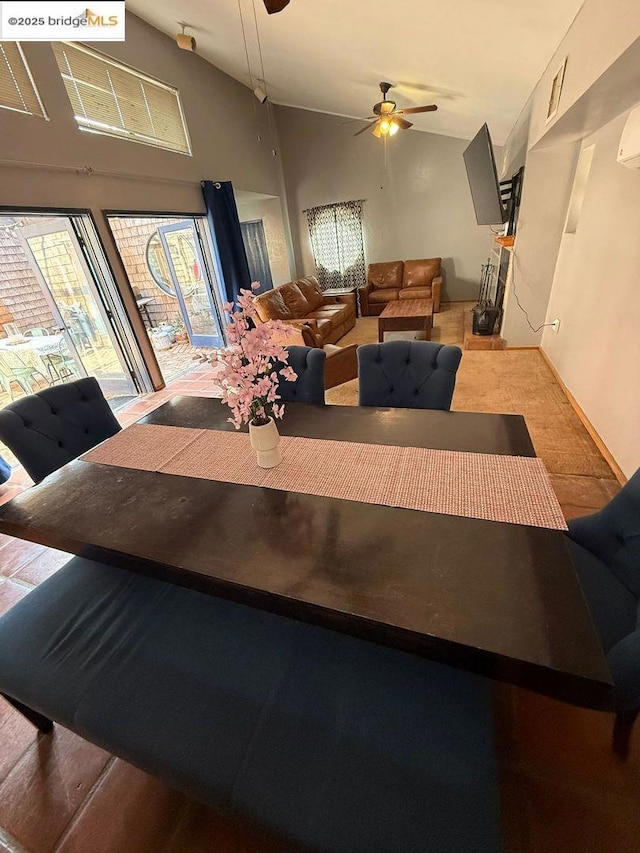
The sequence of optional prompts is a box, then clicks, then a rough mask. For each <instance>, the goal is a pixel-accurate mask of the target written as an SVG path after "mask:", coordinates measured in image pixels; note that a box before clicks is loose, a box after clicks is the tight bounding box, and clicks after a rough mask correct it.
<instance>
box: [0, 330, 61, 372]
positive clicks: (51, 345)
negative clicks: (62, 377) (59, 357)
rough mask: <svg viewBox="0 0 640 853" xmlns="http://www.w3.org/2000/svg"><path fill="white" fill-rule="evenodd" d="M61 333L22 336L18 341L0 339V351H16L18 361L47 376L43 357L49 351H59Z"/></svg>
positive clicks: (9, 352) (49, 352) (48, 353)
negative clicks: (31, 336)
mask: <svg viewBox="0 0 640 853" xmlns="http://www.w3.org/2000/svg"><path fill="white" fill-rule="evenodd" d="M63 341H64V336H63V335H42V336H38V337H36V336H34V337H33V338H28V337H24V338H22V339H20V340H19V341H18V342H13V341H9V340H7V339H5V340H0V353H7V354H9V355H10V354H11V353H16V354H17V355H18V357H19V359H20V361H21V362H22V363H23V364H24V365H26V366H27V367H31V368H33V369H34V370H37V371H40V372H41V373H42V374H43V375H44V376H48V375H49V374H48V373H47V367H46V364H45V363H44V361H43V357H44V356H47V355H50V354H51V353H59V352H60V348H61V346H62V345H63Z"/></svg>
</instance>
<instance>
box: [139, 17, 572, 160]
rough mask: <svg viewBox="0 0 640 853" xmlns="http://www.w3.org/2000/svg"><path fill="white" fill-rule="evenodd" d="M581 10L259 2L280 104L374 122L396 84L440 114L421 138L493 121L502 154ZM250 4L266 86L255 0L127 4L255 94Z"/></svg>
mask: <svg viewBox="0 0 640 853" xmlns="http://www.w3.org/2000/svg"><path fill="white" fill-rule="evenodd" d="M582 2H583V0H394V2H382V0H291V4H290V5H289V6H288V7H287V8H286V9H284V11H282V12H280V13H278V14H276V15H270V16H269V15H267V14H266V11H265V9H264V5H263V3H262V0H255V9H256V15H257V23H258V28H259V32H260V41H261V47H262V56H263V60H264V69H265V77H266V82H267V89H268V91H269V97H270V100H271V101H272V102H274V103H277V104H286V105H288V106H295V107H303V108H305V109H310V110H318V111H320V112H327V113H335V114H337V115H344V116H348V117H364V116H368V115H370V114H371V107H372V105H373V104H374V103H376V102H377V101H379V100H380V97H379V95H380V93H379V90H378V84H379V82H380V81H381V80H388V81H389V82H391V83H393V84H395V87H396V88H394V89H392V90H391V96H392V97H393V98H394V100H396V101H397V102H398V106H417V105H421V104H429V103H437V104H438V107H439V109H438V111H437V112H435V113H428V114H426V115H422V116H416V117H415V127H416V128H417V129H420V130H427V131H431V132H433V133H440V134H446V135H449V136H458V137H463V138H471V137H472V136H473V135H474V134H475V132H476V131H477V130H478V128H479V127H480V126H481V125H482V124H483V123H484V122H485V121H488V122H489V126H490V128H491V132H492V135H493V139H494V142H495V143H497V144H500V143H503V142H504V141H505V139H506V137H507V135H508V133H509V131H510V130H511V128H512V126H513V124H514V122H515V120H516V119H517V117H518V114H519V113H520V111H521V109H522V107H523V106H524V104H525V102H526V100H527V98H528V96H529V94H530V92H531V90H532V89H533V87H534V86H535V84H536V82H537V81H538V79H539V78H540V76H541V74H542V72H543V70H544V68H545V66H546V65H547V63H548V61H549V59H550V58H551V56H552V54H553V52H554V50H555V49H556V48H557V46H558V44H559V43H560V41H561V40H562V38H563V36H564V34H565V33H566V31H567V29H568V28H569V26H570V24H571V21H572V20H573V18H574V17H575V15H576V13H577V12H578V10H579V8H580V6H581V5H582ZM239 3H240V5H241V8H242V10H243V13H244V21H245V29H246V35H247V40H248V47H249V56H250V60H251V67H252V73H253V76H254V78H260V77H262V71H261V64H260V56H259V49H258V43H257V39H256V26H255V22H254V13H253V5H252V0H128V2H127V8H128V9H130V10H131V11H132V12H134V13H135V14H136V15H139V16H140V17H141V18H143V19H144V20H146V21H148V22H149V23H150V24H152V25H153V26H154V27H157V29H159V30H162V31H163V32H165V33H167V34H168V35H172V36H173V35H175V34H176V33H177V32H179V31H180V27H179V26H178V23H177V22H178V21H185V22H186V23H187V24H188V25H189V26H188V29H187V32H189V33H191V34H192V35H194V36H195V38H196V39H197V42H198V53H199V54H200V55H201V56H203V57H204V58H205V59H207V60H209V61H210V62H212V63H213V64H214V65H216V66H217V67H218V68H221V69H222V70H223V71H225V72H226V73H227V74H230V75H231V76H232V77H235V78H236V79H237V80H240V81H241V82H243V83H246V84H247V85H248V83H249V75H248V72H247V60H246V56H245V48H244V43H243V36H242V28H241V24H240V13H239ZM412 118H413V117H412ZM356 127H357V125H356Z"/></svg>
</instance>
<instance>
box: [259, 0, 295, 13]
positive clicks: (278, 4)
mask: <svg viewBox="0 0 640 853" xmlns="http://www.w3.org/2000/svg"><path fill="white" fill-rule="evenodd" d="M264 5H265V6H266V8H267V12H268V13H269V14H270V15H274V14H275V13H276V12H282V10H283V9H284V7H285V6H288V5H289V0H264Z"/></svg>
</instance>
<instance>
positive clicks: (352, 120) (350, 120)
mask: <svg viewBox="0 0 640 853" xmlns="http://www.w3.org/2000/svg"><path fill="white" fill-rule="evenodd" d="M372 118H375V119H377V118H378V116H365V117H364V118H348V119H345V121H341V122H340V127H342V125H343V124H353V122H354V121H370V120H371V119H372Z"/></svg>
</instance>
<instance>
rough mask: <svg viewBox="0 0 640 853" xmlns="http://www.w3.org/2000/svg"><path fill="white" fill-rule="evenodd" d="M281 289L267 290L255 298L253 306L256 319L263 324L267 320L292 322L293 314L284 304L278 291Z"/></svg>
mask: <svg viewBox="0 0 640 853" xmlns="http://www.w3.org/2000/svg"><path fill="white" fill-rule="evenodd" d="M281 290H282V288H281V287H279V288H277V289H276V290H267V292H266V293H261V294H260V296H256V297H255V299H254V304H255V306H256V310H257V312H258V317H260V319H261V320H262V322H263V323H266V322H267V321H268V320H292V319H293V314H292V312H291V309H290V308H289V307H288V305H287V304H286V303H285V301H284V299H283V298H282V294H281V293H280V291H281Z"/></svg>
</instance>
